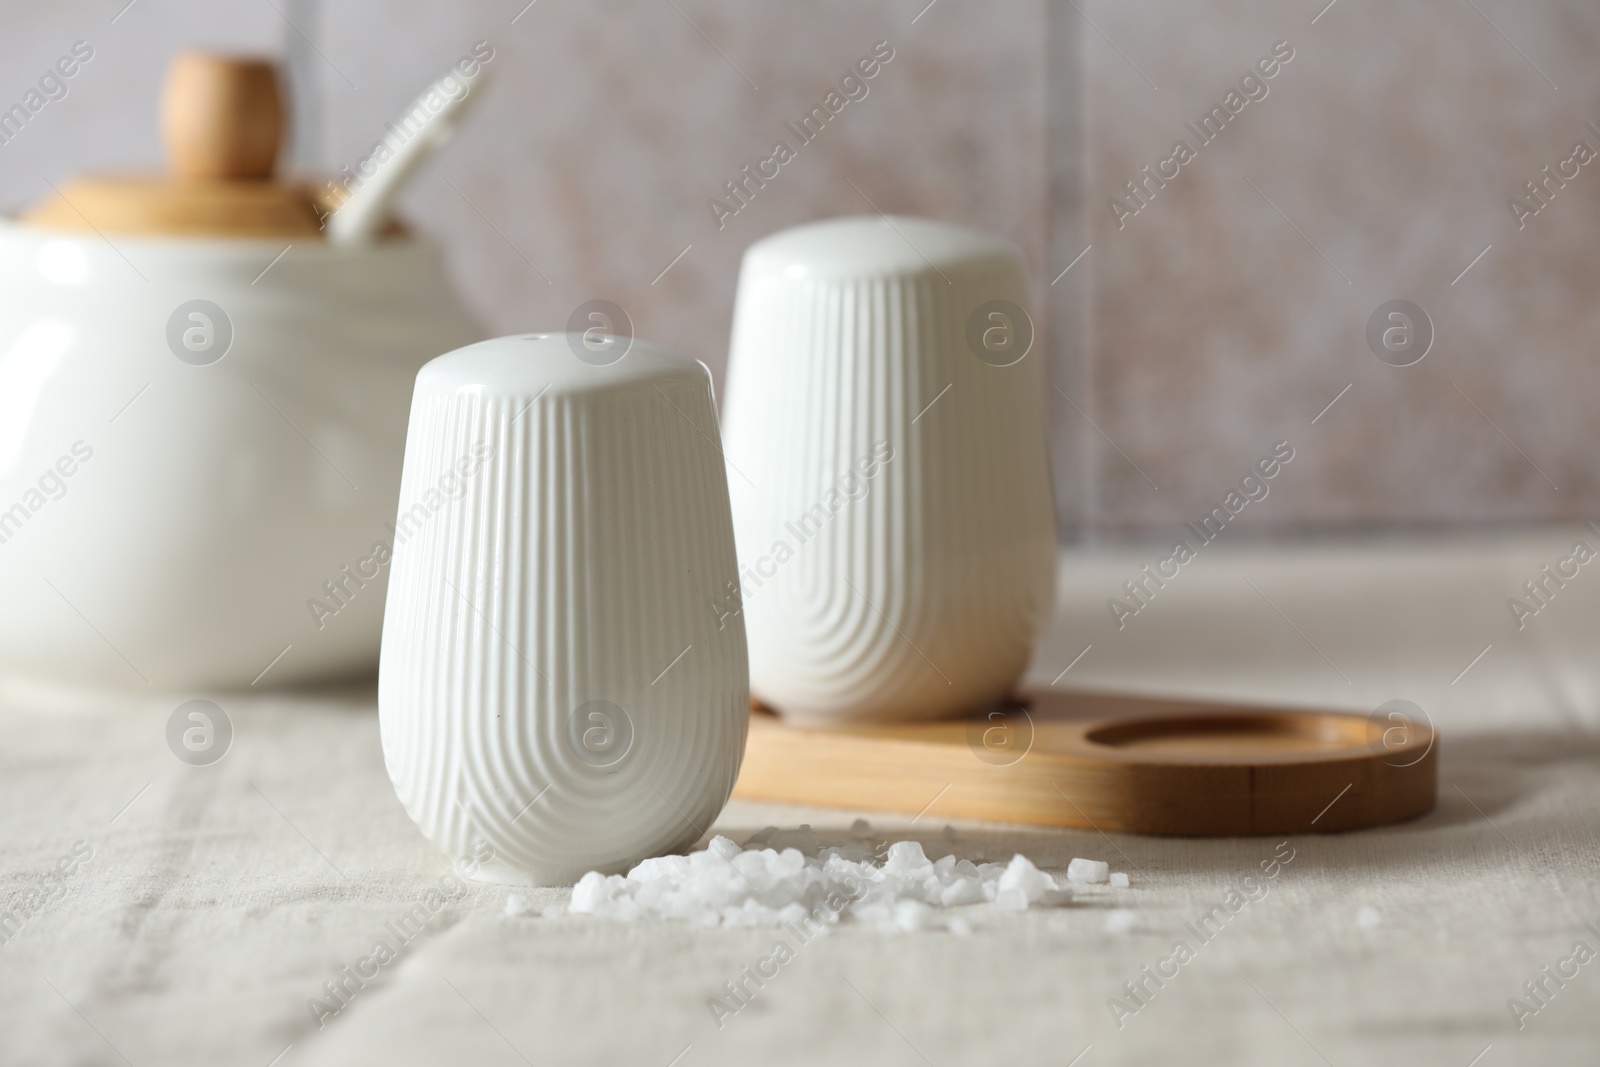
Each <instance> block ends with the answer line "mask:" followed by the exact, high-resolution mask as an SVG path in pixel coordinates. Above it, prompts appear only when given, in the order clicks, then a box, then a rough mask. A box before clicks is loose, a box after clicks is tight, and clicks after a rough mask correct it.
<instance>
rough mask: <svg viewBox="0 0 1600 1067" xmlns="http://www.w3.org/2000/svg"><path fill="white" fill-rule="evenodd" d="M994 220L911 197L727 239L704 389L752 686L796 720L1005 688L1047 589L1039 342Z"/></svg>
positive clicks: (1043, 611)
mask: <svg viewBox="0 0 1600 1067" xmlns="http://www.w3.org/2000/svg"><path fill="white" fill-rule="evenodd" d="M1027 303H1028V300H1027V294H1026V285H1025V282H1024V279H1023V273H1022V266H1021V262H1020V260H1019V258H1018V256H1017V253H1016V252H1015V251H1014V250H1013V249H1012V247H1011V246H1010V245H1008V244H1006V243H1004V242H1002V241H999V240H996V239H993V238H989V237H986V236H983V235H981V234H976V233H973V232H970V231H967V230H963V229H959V228H956V227H953V226H948V225H944V224H941V223H936V222H930V221H926V220H921V219H910V218H846V219H834V220H830V221H827V222H821V223H815V224H811V225H807V226H800V227H796V228H794V229H791V230H785V231H783V232H780V233H778V234H775V235H773V236H771V237H768V238H766V239H764V240H762V241H760V242H757V243H756V244H755V245H752V246H751V248H750V249H749V251H748V252H746V254H745V258H744V266H743V270H742V273H741V275H740V279H739V293H738V300H737V303H736V306H735V312H734V325H733V344H732V352H731V355H730V358H729V368H728V384H727V395H726V398H725V401H724V418H723V429H724V442H725V447H726V454H727V458H728V466H729V470H728V479H729V486H730V490H731V493H732V498H733V515H734V532H735V535H736V537H737V539H738V544H739V562H740V567H741V573H742V578H743V582H742V591H743V611H744V616H745V627H746V630H747V632H748V635H749V641H750V680H751V688H752V690H753V691H754V693H755V695H756V696H757V697H759V698H761V699H762V700H763V701H765V702H767V703H769V704H771V705H773V706H774V707H776V708H777V709H778V710H779V711H781V712H783V713H784V714H785V716H787V717H790V718H792V719H796V720H800V721H808V720H809V721H817V722H826V721H842V720H866V719H878V720H908V719H927V718H937V717H942V716H953V715H959V714H963V713H968V712H972V711H974V710H976V709H977V708H979V707H981V706H982V705H984V704H986V703H988V702H990V701H993V700H996V699H999V698H1001V697H1004V696H1005V695H1006V694H1007V693H1008V692H1009V691H1010V690H1011V688H1012V687H1013V686H1014V685H1015V683H1016V682H1017V680H1018V679H1019V677H1020V676H1021V675H1022V673H1023V671H1024V669H1025V668H1026V666H1027V663H1028V659H1029V656H1030V654H1031V651H1032V648H1033V643H1034V640H1035V638H1036V636H1037V634H1038V632H1039V630H1040V628H1041V626H1042V625H1043V624H1044V622H1045V621H1046V619H1047V617H1048V612H1049V609H1050V606H1051V604H1052V603H1053V599H1054V575H1055V552H1056V548H1055V518H1054V506H1053V503H1052V498H1051V489H1050V479H1049V469H1048V459H1047V456H1046V452H1045V432H1044V410H1043V390H1044V387H1045V379H1044V369H1043V366H1044V353H1043V352H1042V351H1041V350H1040V348H1039V347H1038V346H1035V345H1033V343H1032V342H1033V329H1032V324H1031V321H1030V320H1029V319H1028V316H1027V312H1026V311H1025V308H1026V306H1027Z"/></svg>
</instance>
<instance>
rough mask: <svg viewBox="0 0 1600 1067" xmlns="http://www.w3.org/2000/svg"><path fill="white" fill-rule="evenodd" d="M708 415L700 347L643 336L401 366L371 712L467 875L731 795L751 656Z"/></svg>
mask: <svg viewBox="0 0 1600 1067" xmlns="http://www.w3.org/2000/svg"><path fill="white" fill-rule="evenodd" d="M597 342H598V344H597ZM716 418H717V416H716V408H715V404H714V401H713V398H712V391H711V380H710V375H709V373H708V372H707V370H706V369H705V367H704V366H703V365H702V364H700V363H698V362H697V361H695V360H693V359H690V358H689V357H687V356H684V355H681V354H680V353H677V352H674V351H672V350H671V349H668V348H664V347H661V346H658V345H653V344H648V343H645V342H642V341H631V342H630V341H628V340H625V339H620V338H597V337H595V336H591V335H578V334H570V335H569V334H538V335H533V336H523V337H502V338H499V339H497V340H493V341H485V342H483V343H481V344H476V345H470V346H468V347H466V348H462V349H458V350H457V351H455V352H451V353H449V354H448V355H444V356H440V357H439V358H438V359H435V360H433V361H432V362H431V363H429V364H428V365H427V366H425V367H424V368H423V369H422V371H421V373H420V374H418V375H417V386H416V394H415V396H414V398H413V401H412V409H411V424H410V429H409V432H408V435H407V439H406V455H405V466H404V472H403V475H402V481H401V491H400V507H399V515H398V519H397V522H396V530H395V532H396V542H395V550H394V562H393V566H392V571H391V575H390V580H389V600H388V609H387V613H386V616H385V620H384V629H383V650H382V659H381V664H380V667H379V676H378V709H379V724H380V731H381V734H382V739H383V754H384V762H385V763H386V765H387V767H388V770H389V776H390V778H391V779H392V780H393V782H394V786H395V789H396V791H397V792H398V793H399V796H400V800H401V802H402V804H404V806H405V809H406V812H407V813H408V814H409V815H410V816H411V818H412V819H413V820H415V822H416V823H417V825H418V826H419V827H421V829H422V831H423V833H424V834H425V835H427V837H428V838H430V839H431V840H432V841H434V842H435V843H436V844H437V845H439V846H440V847H441V848H443V849H444V850H445V851H446V852H447V853H449V854H450V855H452V856H454V857H457V858H458V859H460V860H466V861H467V863H468V866H467V868H466V869H467V871H468V872H469V873H471V874H472V875H473V876H474V877H477V878H479V879H482V880H485V881H490V882H497V883H502V884H519V885H523V884H533V885H559V884H570V883H571V882H572V881H574V880H575V879H576V878H578V877H579V876H580V875H582V874H583V873H584V872H585V871H589V870H599V871H604V872H610V871H617V870H622V869H624V868H627V867H629V866H631V865H632V864H634V863H636V862H637V861H639V860H641V859H644V858H647V857H649V856H653V855H659V854H661V853H664V852H669V851H673V850H676V849H680V848H683V847H686V846H687V845H689V844H691V843H692V842H693V841H694V840H695V839H697V838H698V837H700V835H701V833H702V832H703V831H704V830H705V829H707V828H708V827H709V826H710V825H711V822H712V821H713V819H715V817H716V815H717V813H718V812H719V811H721V809H722V806H723V804H724V803H725V802H726V801H727V799H728V794H729V792H730V791H731V790H732V788H733V782H734V778H735V776H736V775H737V774H738V770H739V762H740V760H741V759H742V757H743V753H744V740H745V732H746V729H747V726H748V719H749V676H748V669H747V662H746V653H745V635H744V627H743V625H742V622H741V620H740V619H739V618H738V617H737V616H730V615H728V614H727V613H725V612H722V611H719V610H718V608H717V603H718V600H719V598H720V597H722V596H723V595H724V592H725V590H726V588H727V587H728V585H729V583H731V582H733V581H734V580H735V575H736V573H737V564H736V562H735V557H734V543H733V531H732V525H731V518H730V515H729V506H728V491H727V483H726V479H725V475H724V468H723V463H722V459H721V456H720V453H719V451H718V448H719V446H718V443H717V441H718V434H717V422H716Z"/></svg>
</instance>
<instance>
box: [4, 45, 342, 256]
mask: <svg viewBox="0 0 1600 1067" xmlns="http://www.w3.org/2000/svg"><path fill="white" fill-rule="evenodd" d="M283 127H284V116H283V102H282V97H281V94H280V93H279V89H278V75H277V71H276V69H275V68H274V67H273V65H272V63H271V62H269V61H267V60H262V59H251V58H243V57H237V56H223V55H215V54H211V53H205V52H184V53H181V54H180V55H178V56H177V57H176V58H175V59H174V60H173V61H172V64H171V66H170V67H168V69H167V81H166V87H165V89H164V91H163V93H162V100H161V132H162V139H163V141H164V143H165V146H166V153H167V165H168V168H169V176H167V177H157V176H122V177H114V176H107V177H85V178H77V179H74V180H72V181H69V182H67V183H66V184H65V185H63V186H61V187H60V189H59V190H58V191H57V192H56V193H55V194H54V195H52V196H51V197H49V198H48V199H46V200H44V201H43V202H41V203H39V204H37V205H35V206H34V207H32V208H31V209H29V210H28V211H27V212H25V213H24V214H23V216H22V219H23V221H24V222H28V223H31V224H34V225H39V226H48V227H51V228H54V229H67V230H98V231H100V232H102V233H124V234H147V235H155V234H169V235H186V236H234V237H280V236H281V237H301V238H314V237H319V236H320V235H321V233H322V217H323V216H324V215H326V214H327V212H328V211H329V210H330V209H331V207H332V206H333V205H330V204H328V203H326V202H325V201H324V199H323V198H322V197H321V196H320V195H319V193H318V192H317V191H315V190H313V189H312V188H310V187H308V186H304V185H292V184H284V183H279V182H276V181H274V180H273V177H272V174H273V169H274V165H275V163H276V161H277V156H278V146H279V142H280V141H281V139H282V136H283Z"/></svg>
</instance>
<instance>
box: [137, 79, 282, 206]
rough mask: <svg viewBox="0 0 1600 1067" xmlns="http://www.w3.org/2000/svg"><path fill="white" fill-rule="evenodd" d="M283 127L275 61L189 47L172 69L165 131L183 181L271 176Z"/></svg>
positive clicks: (170, 154) (171, 164)
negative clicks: (196, 49)
mask: <svg viewBox="0 0 1600 1067" xmlns="http://www.w3.org/2000/svg"><path fill="white" fill-rule="evenodd" d="M282 133H283V101H282V99H281V97H280V96H279V93H278V73H277V69H276V68H275V67H274V66H273V64H272V63H271V62H270V61H268V60H264V59H247V58H242V57H238V56H223V55H216V54H214V53H209V52H183V53H180V54H179V55H178V56H177V57H176V58H175V59H173V61H172V65H171V66H170V67H168V68H167V84H166V88H165V90H164V91H163V93H162V98H161V135H162V139H163V140H164V141H165V143H166V147H167V163H168V166H169V167H170V168H171V169H172V173H173V175H174V176H175V177H177V178H179V179H180V180H184V181H207V180H210V181H217V180H229V179H241V178H243V179H250V178H255V179H262V178H268V177H270V176H271V175H272V169H273V165H274V163H275V162H276V160H277V158H278V141H279V138H280V137H281V136H282Z"/></svg>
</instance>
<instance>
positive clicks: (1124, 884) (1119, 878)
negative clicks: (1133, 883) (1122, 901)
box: [1111, 871, 1128, 889]
mask: <svg viewBox="0 0 1600 1067" xmlns="http://www.w3.org/2000/svg"><path fill="white" fill-rule="evenodd" d="M1111 888H1113V889H1126V888H1128V876H1127V875H1126V874H1123V873H1122V872H1121V871H1113V872H1112V873H1111Z"/></svg>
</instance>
